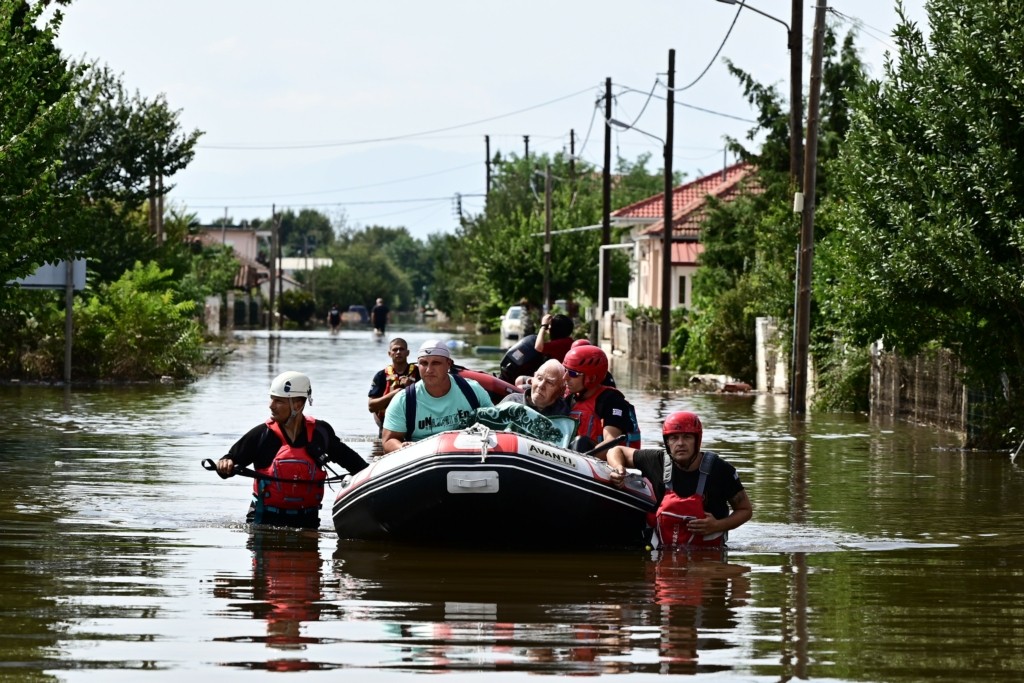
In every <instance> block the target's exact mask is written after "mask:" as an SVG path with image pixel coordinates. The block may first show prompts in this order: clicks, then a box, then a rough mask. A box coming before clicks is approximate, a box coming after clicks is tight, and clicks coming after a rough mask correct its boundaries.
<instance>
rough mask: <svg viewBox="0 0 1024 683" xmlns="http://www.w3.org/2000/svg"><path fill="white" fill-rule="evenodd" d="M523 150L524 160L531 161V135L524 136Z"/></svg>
mask: <svg viewBox="0 0 1024 683" xmlns="http://www.w3.org/2000/svg"><path fill="white" fill-rule="evenodd" d="M523 148H524V152H523V158H524V159H529V158H530V136H529V135H524V136H523Z"/></svg>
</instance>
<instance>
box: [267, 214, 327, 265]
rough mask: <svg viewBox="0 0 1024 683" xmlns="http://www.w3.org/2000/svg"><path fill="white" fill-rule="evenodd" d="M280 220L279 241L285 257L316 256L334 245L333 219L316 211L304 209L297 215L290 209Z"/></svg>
mask: <svg viewBox="0 0 1024 683" xmlns="http://www.w3.org/2000/svg"><path fill="white" fill-rule="evenodd" d="M280 220H281V228H280V233H279V234H278V239H279V240H281V253H282V254H283V255H284V256H302V255H305V254H306V253H309V254H314V253H316V252H317V251H318V250H320V249H324V248H326V247H329V246H330V245H331V244H333V243H334V240H335V229H334V225H333V224H332V223H331V219H330V218H329V217H328V216H326V215H325V214H322V213H320V212H319V211H317V210H315V209H302V210H300V211H299V212H298V213H297V214H296V213H295V212H294V211H292V210H291V209H289V210H287V211H284V212H283V213H281V215H280Z"/></svg>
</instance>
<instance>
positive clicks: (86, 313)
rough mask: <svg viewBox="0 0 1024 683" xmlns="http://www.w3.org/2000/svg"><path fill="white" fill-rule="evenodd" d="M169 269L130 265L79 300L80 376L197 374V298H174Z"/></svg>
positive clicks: (76, 355) (75, 352)
mask: <svg viewBox="0 0 1024 683" xmlns="http://www.w3.org/2000/svg"><path fill="white" fill-rule="evenodd" d="M170 276H171V271H169V270H161V269H160V268H159V267H158V266H157V265H156V263H152V262H151V263H148V264H146V265H143V264H141V263H136V264H135V268H134V269H132V270H130V271H127V272H126V273H125V274H124V275H122V276H121V279H120V280H118V281H117V282H114V283H111V284H109V285H101V287H100V289H99V291H98V292H97V293H96V294H95V295H94V296H92V297H89V298H88V299H87V300H84V301H82V302H79V303H78V304H76V306H75V315H74V318H75V321H74V324H75V333H74V340H73V346H72V357H73V359H74V369H75V375H76V376H77V377H79V378H82V377H86V378H97V379H111V380H145V379H156V378H159V377H162V376H165V375H167V376H171V377H175V378H186V377H193V376H195V375H196V373H197V372H198V366H199V365H200V363H201V362H202V345H203V337H202V333H201V331H200V328H199V325H198V323H197V322H196V321H195V319H194V318H193V317H192V312H193V310H194V308H195V303H194V302H192V301H185V302H180V303H179V302H176V301H175V292H174V291H173V289H171V285H170V284H169V283H168V280H169V279H170Z"/></svg>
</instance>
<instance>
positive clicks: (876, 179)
mask: <svg viewBox="0 0 1024 683" xmlns="http://www.w3.org/2000/svg"><path fill="white" fill-rule="evenodd" d="M927 9H928V19H929V24H930V26H931V33H930V40H931V44H930V45H929V44H928V43H927V42H926V40H925V37H924V35H923V33H922V32H921V30H920V29H919V28H918V27H917V26H916V25H914V24H913V23H911V22H909V21H908V20H906V18H905V16H903V15H902V8H900V11H901V17H902V20H901V23H900V25H899V26H898V27H897V29H896V32H895V39H896V42H897V50H898V55H897V56H896V57H895V58H893V59H891V60H890V61H888V62H887V64H886V66H885V76H886V77H885V79H884V80H882V81H877V80H876V81H871V82H870V83H869V84H868V85H867V87H866V89H865V90H864V91H863V92H862V93H861V94H860V95H859V96H857V97H856V98H855V100H854V107H853V116H852V124H851V131H850V135H849V136H848V139H847V141H846V144H845V145H844V148H843V152H842V154H841V156H840V159H839V161H838V163H837V164H836V166H835V173H834V174H833V177H834V178H835V179H837V180H838V181H839V182H840V183H841V185H840V188H839V194H840V197H841V201H837V202H835V204H834V205H833V206H831V207H830V212H831V214H832V216H833V220H834V221H835V225H836V229H835V230H834V231H833V233H832V234H830V235H828V236H827V237H826V240H825V242H824V243H823V244H822V250H821V251H822V254H821V258H820V263H821V270H820V271H819V272H820V273H822V274H823V275H824V276H825V277H824V278H822V279H821V280H820V281H819V282H818V283H816V284H817V286H816V291H817V292H820V294H818V295H819V296H820V297H821V298H822V300H824V301H828V302H829V304H830V306H831V309H832V310H831V318H832V320H833V323H834V324H835V325H836V326H837V328H838V329H841V330H842V331H843V332H844V333H845V334H846V335H848V337H849V339H851V340H852V341H854V342H856V343H859V344H868V343H870V342H873V341H875V340H878V339H881V340H883V341H884V343H885V346H886V347H887V348H888V349H894V350H897V351H899V352H901V353H904V354H912V353H915V352H917V351H919V350H920V349H922V348H925V347H927V346H929V345H933V344H937V345H940V346H942V347H945V348H948V349H950V350H952V351H954V352H955V353H956V354H957V355H958V356H959V357H960V359H961V360H962V362H963V363H964V364H965V365H966V366H967V368H968V380H969V381H970V382H972V383H974V385H975V386H977V387H983V388H985V389H987V390H988V392H989V395H990V397H991V401H992V408H993V410H994V415H996V416H998V418H999V419H1000V421H1001V425H1000V427H1001V428H1003V429H1006V428H1009V427H1016V428H1017V429H1020V428H1022V427H1024V418H1022V415H1024V410H1022V407H1024V406H1022V405H1021V403H1022V399H1021V391H1022V390H1024V314H1022V311H1024V291H1022V289H1021V282H1022V281H1024V267H1022V262H1024V252H1022V247H1021V245H1022V244H1024V218H1022V217H1024V137H1022V136H1021V123H1020V122H1021V121H1022V120H1024V77H1022V75H1024V48H1022V46H1024V5H1021V4H1020V3H1011V2H1005V0H975V1H974V2H970V3H963V2H956V1H955V0H931V2H929V4H928V6H927ZM1016 440H1017V441H1019V436H1017V437H1016Z"/></svg>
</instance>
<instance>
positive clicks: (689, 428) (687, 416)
mask: <svg viewBox="0 0 1024 683" xmlns="http://www.w3.org/2000/svg"><path fill="white" fill-rule="evenodd" d="M669 434H696V435H697V444H696V450H697V451H698V452H699V451H700V442H701V440H702V438H703V436H704V426H703V425H701V423H700V418H699V417H697V413H691V412H687V411H685V410H680V411H678V412H675V413H670V414H669V416H668V417H666V418H665V423H664V424H663V425H662V427H661V437H662V439H667V438H668V435H669ZM665 447H666V448H668V444H667V443H666V444H665Z"/></svg>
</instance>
